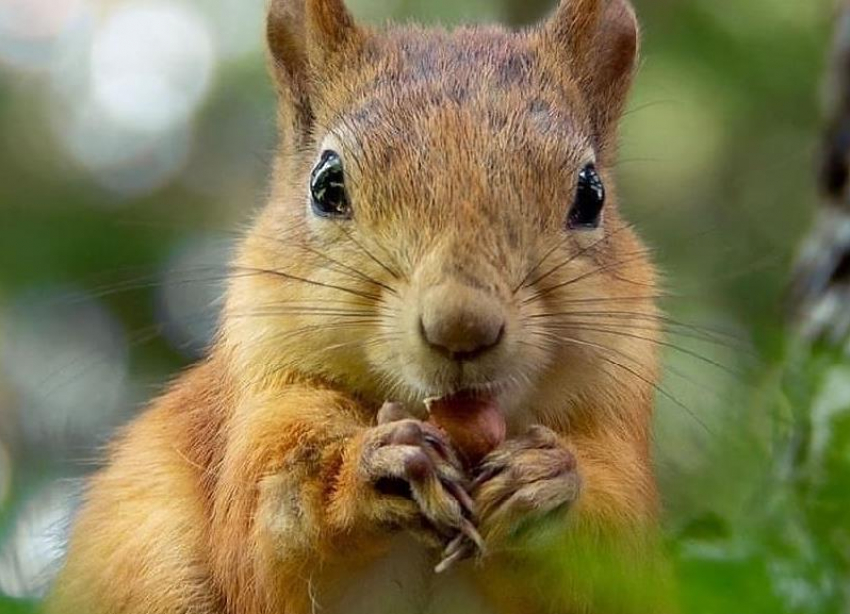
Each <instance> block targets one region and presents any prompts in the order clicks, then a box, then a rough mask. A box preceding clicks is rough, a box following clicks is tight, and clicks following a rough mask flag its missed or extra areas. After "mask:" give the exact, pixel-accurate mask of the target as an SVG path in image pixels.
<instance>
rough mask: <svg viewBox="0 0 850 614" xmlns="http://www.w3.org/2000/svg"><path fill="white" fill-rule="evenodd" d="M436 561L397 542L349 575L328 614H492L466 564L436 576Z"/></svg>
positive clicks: (406, 541)
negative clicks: (377, 557) (380, 556)
mask: <svg viewBox="0 0 850 614" xmlns="http://www.w3.org/2000/svg"><path fill="white" fill-rule="evenodd" d="M435 563H436V561H435V560H434V557H433V555H429V554H428V552H427V551H426V550H425V548H424V547H423V546H421V545H420V544H418V543H417V542H415V541H414V540H413V539H411V538H409V537H399V538H397V539H396V540H395V541H394V543H393V546H392V548H391V550H390V551H389V552H388V553H387V555H386V556H384V557H382V558H381V559H379V560H377V561H375V562H374V563H373V564H372V565H370V566H368V567H365V568H363V569H361V570H358V571H355V572H353V573H352V575H351V576H350V578H348V579H347V580H348V581H347V582H346V584H347V586H346V587H344V588H343V589H342V592H341V594H340V596H339V597H338V598H337V599H334V603H333V604H322V603H317V604H316V612H317V614H318V613H319V612H321V613H327V614H455V613H457V614H494V613H493V611H492V610H491V609H489V608H488V607H487V606H486V604H485V602H484V600H483V598H482V597H481V596H480V594H479V593H478V592H477V591H476V589H475V587H474V586H473V584H472V581H471V579H470V578H469V573H468V571H467V570H468V567H469V566H470V565H471V564H472V563H470V562H465V563H461V564H460V565H458V566H456V567H455V568H454V569H452V570H449V571H448V572H446V573H443V574H440V575H437V574H435V573H434V565H435Z"/></svg>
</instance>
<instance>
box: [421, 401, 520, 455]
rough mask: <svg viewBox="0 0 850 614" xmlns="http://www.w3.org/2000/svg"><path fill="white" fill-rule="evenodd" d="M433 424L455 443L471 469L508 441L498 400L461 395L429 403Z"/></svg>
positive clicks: (427, 403)
mask: <svg viewBox="0 0 850 614" xmlns="http://www.w3.org/2000/svg"><path fill="white" fill-rule="evenodd" d="M426 406H427V407H428V412H429V414H430V417H429V418H428V421H429V422H430V423H431V424H434V425H435V426H437V427H439V428H441V429H442V430H443V431H444V432H445V433H446V434H447V435H448V437H449V439H451V442H452V444H453V445H454V447H455V449H456V450H457V452H458V453H459V454H460V456H461V457H462V460H463V461H464V464H466V465H467V467H471V468H472V467H475V466H477V465H478V463H479V462H480V461H481V459H483V458H484V457H485V456H487V455H488V454H489V453H490V452H492V451H493V450H495V449H496V448H497V447H499V446H500V445H501V444H502V442H504V441H505V435H506V432H507V425H506V423H505V417H504V415H503V414H502V411H501V410H500V409H499V406H498V404H497V403H496V400H495V399H493V398H492V397H489V396H483V395H474V394H472V393H458V394H454V395H451V396H447V397H442V398H439V399H428V400H427V401H426Z"/></svg>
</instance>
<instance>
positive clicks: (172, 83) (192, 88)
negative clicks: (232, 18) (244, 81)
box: [91, 2, 215, 132]
mask: <svg viewBox="0 0 850 614" xmlns="http://www.w3.org/2000/svg"><path fill="white" fill-rule="evenodd" d="M214 67H215V53H214V49H213V43H212V38H211V35H210V31H209V27H208V25H207V23H206V21H205V19H204V17H203V16H202V15H200V14H199V13H198V12H197V11H196V10H195V9H194V8H192V7H190V6H187V5H182V4H175V3H172V2H169V3H164V2H150V3H143V4H130V5H126V6H121V7H119V8H117V9H116V10H115V12H114V13H113V14H112V15H111V16H110V17H109V18H108V19H107V21H106V22H105V23H104V24H103V26H102V27H101V29H100V30H99V31H98V33H97V34H96V35H95V40H94V44H93V45H92V53H91V79H92V95H93V98H94V101H95V102H96V103H97V104H98V105H99V106H100V107H101V108H102V109H103V110H104V111H105V112H106V113H108V114H109V115H110V117H111V118H112V119H113V120H114V121H115V122H116V123H118V124H119V125H122V126H125V127H127V128H130V129H135V130H145V131H153V132H157V131H162V130H165V129H168V128H170V127H172V126H174V125H175V124H178V123H181V122H185V121H187V119H188V118H189V117H190V116H191V115H192V113H193V112H194V111H195V109H196V108H197V107H198V105H199V104H200V102H201V101H202V100H203V98H204V96H205V95H206V93H207V91H208V89H209V87H210V83H211V80H212V75H213V69H214Z"/></svg>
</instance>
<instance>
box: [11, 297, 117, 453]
mask: <svg viewBox="0 0 850 614" xmlns="http://www.w3.org/2000/svg"><path fill="white" fill-rule="evenodd" d="M4 321H5V324H6V325H5V326H4V328H3V330H2V337H0V369H2V371H3V374H4V375H5V380H6V381H7V382H8V384H9V386H10V388H11V389H12V391H13V393H14V398H15V399H16V401H15V403H16V408H15V409H16V410H17V423H18V428H19V430H20V432H19V433H17V435H18V437H19V441H20V443H22V444H23V445H25V446H28V447H29V448H30V449H33V450H36V449H37V450H39V451H43V452H42V454H43V455H44V456H45V458H48V457H50V456H54V457H56V458H55V460H63V458H64V457H67V456H72V455H75V454H79V450H84V449H89V448H90V447H91V446H93V445H96V444H99V443H101V442H102V441H103V438H104V437H105V435H107V434H108V433H109V432H110V430H111V428H113V427H114V426H115V424H116V422H117V421H118V420H119V419H120V417H121V416H122V410H126V409H127V407H126V406H127V405H128V399H127V388H128V386H127V380H128V361H129V357H128V347H127V342H126V338H125V334H124V330H123V327H122V326H121V324H120V323H119V322H118V321H116V320H115V319H114V318H113V317H112V316H111V314H109V313H108V312H107V311H106V310H105V309H104V308H103V307H102V306H101V305H100V304H99V303H97V302H96V301H95V300H94V299H91V298H88V297H86V296H85V295H84V294H80V293H74V292H68V291H61V290H59V289H53V290H47V289H44V290H41V291H33V292H29V293H25V294H22V295H19V296H17V297H13V298H12V300H11V301H10V303H9V306H8V309H7V311H6V313H5V317H4Z"/></svg>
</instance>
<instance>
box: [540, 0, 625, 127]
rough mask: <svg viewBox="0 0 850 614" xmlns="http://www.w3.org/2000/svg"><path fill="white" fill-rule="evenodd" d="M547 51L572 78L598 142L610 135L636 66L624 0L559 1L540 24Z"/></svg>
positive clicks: (623, 104) (623, 103) (621, 109)
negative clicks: (553, 10)
mask: <svg viewBox="0 0 850 614" xmlns="http://www.w3.org/2000/svg"><path fill="white" fill-rule="evenodd" d="M543 36H544V37H545V41H546V43H545V44H546V45H547V46H548V47H549V49H550V53H553V54H556V55H557V56H558V59H559V62H558V63H559V64H560V65H565V66H566V67H567V70H568V71H569V74H570V77H571V78H572V79H574V80H575V81H577V83H578V85H579V87H580V89H581V91H582V92H583V94H584V96H585V99H586V102H587V105H588V108H589V110H590V113H591V116H592V121H593V122H594V130H595V131H596V133H597V137H598V138H599V139H601V140H602V141H603V142H604V141H605V140H607V139H609V138H611V136H612V135H611V133H612V132H614V125H615V123H616V122H617V120H618V119H619V117H620V115H621V113H622V111H623V107H624V106H625V102H626V97H627V95H628V92H629V88H630V86H631V82H632V76H633V75H634V72H635V67H636V65H637V58H638V50H639V46H640V34H639V27H638V22H637V17H636V16H635V11H634V9H633V8H632V5H631V3H630V2H629V0H561V4H560V6H559V7H558V9H557V10H556V11H555V14H554V15H553V16H552V17H551V19H550V20H549V22H548V23H546V24H545V26H544V28H543Z"/></svg>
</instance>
